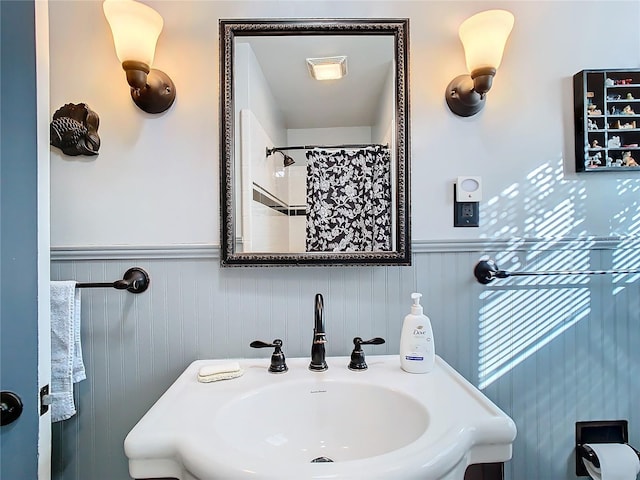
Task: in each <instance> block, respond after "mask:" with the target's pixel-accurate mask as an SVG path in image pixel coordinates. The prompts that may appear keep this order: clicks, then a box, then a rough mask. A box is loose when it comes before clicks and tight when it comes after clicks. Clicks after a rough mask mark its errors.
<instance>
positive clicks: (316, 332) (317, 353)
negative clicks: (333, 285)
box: [309, 293, 329, 372]
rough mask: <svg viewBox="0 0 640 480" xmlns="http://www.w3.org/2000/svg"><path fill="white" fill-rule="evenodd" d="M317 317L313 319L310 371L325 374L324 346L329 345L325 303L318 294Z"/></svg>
mask: <svg viewBox="0 0 640 480" xmlns="http://www.w3.org/2000/svg"><path fill="white" fill-rule="evenodd" d="M315 307H316V308H315V315H314V319H313V343H312V344H311V363H310V364H309V370H313V371H314V372H324V371H325V370H326V369H327V368H329V367H328V366H327V362H326V361H325V350H324V344H325V343H327V336H326V335H325V331H324V317H323V310H324V301H323V300H322V295H321V294H320V293H316V305H315Z"/></svg>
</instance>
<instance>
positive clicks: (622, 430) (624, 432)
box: [576, 420, 640, 477]
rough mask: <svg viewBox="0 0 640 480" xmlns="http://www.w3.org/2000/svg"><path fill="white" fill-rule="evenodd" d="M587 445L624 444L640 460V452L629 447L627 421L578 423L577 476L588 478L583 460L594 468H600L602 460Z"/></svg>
mask: <svg viewBox="0 0 640 480" xmlns="http://www.w3.org/2000/svg"><path fill="white" fill-rule="evenodd" d="M587 443H624V444H626V445H628V446H629V448H631V449H632V450H633V451H634V452H635V453H636V455H638V458H639V459H640V452H639V451H638V450H637V449H635V448H634V447H632V446H631V445H629V425H628V422H627V420H598V421H588V422H576V476H578V477H588V476H589V473H588V472H587V469H586V468H585V466H584V463H583V461H582V460H583V459H586V460H588V461H589V462H591V463H592V464H593V466H594V467H596V468H600V460H599V459H598V456H597V455H596V452H594V451H593V449H592V448H590V447H589V446H588V445H586V444H587Z"/></svg>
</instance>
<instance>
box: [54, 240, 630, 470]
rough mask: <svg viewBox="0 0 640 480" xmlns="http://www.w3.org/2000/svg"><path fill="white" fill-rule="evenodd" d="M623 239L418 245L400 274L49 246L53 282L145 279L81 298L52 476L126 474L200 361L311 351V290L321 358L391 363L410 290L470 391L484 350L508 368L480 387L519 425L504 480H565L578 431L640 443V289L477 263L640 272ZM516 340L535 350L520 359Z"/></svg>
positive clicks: (189, 250)
mask: <svg viewBox="0 0 640 480" xmlns="http://www.w3.org/2000/svg"><path fill="white" fill-rule="evenodd" d="M631 244H634V242H631ZM629 245H630V242H629V241H627V240H620V239H595V240H594V239H591V240H585V241H579V240H576V239H573V240H562V241H548V240H544V241H543V240H533V239H532V240H526V241H515V240H514V241H500V242H497V241H496V242H491V241H482V242H455V243H451V244H449V243H447V242H424V243H419V244H417V245H414V246H413V251H414V253H413V265H412V266H410V267H286V268H267V267H265V268H220V267H219V257H218V255H217V249H216V248H215V247H210V246H194V247H185V248H184V249H182V248H179V247H171V248H167V247H153V248H138V249H136V248H116V247H113V248H105V247H100V248H82V249H81V248H78V249H76V250H75V251H74V250H72V249H65V250H58V249H54V250H53V251H52V259H53V263H52V269H51V277H52V279H54V280H62V279H76V280H78V281H93V282H98V281H113V280H115V279H117V278H121V277H122V274H123V273H124V271H125V270H127V269H128V268H130V267H131V266H140V267H142V268H144V269H145V270H147V272H148V273H149V275H150V277H151V283H150V287H149V289H148V290H147V291H146V292H144V293H142V294H138V295H134V294H130V293H127V292H122V291H116V290H113V289H85V290H83V291H82V322H83V327H82V342H83V347H84V354H85V362H86V365H87V377H88V378H87V380H85V381H83V382H81V383H80V384H78V385H77V387H76V389H77V394H76V397H77V405H78V415H76V416H75V417H73V418H72V419H70V420H68V421H66V422H62V423H61V424H54V432H53V438H54V440H53V441H54V445H53V447H54V448H53V472H54V474H53V478H54V479H57V480H72V479H73V480H76V479H78V480H80V479H82V480H84V479H91V480H102V479H104V480H126V479H128V478H129V477H128V474H127V461H126V457H125V455H124V451H123V446H122V445H123V441H124V437H125V436H126V434H127V433H128V431H129V430H130V429H131V428H132V426H133V425H134V424H135V423H136V422H137V421H138V419H139V418H140V417H141V416H142V415H143V414H144V412H145V411H146V410H147V409H148V408H149V407H150V406H151V405H152V404H153V403H154V402H155V401H156V400H157V399H158V398H159V396H160V395H161V394H162V392H163V391H164V390H165V389H166V388H167V387H168V386H169V385H170V384H171V383H172V382H173V381H174V380H175V378H176V377H177V376H178V375H179V373H180V372H181V371H182V370H183V369H184V368H185V367H186V366H187V365H188V364H189V363H190V362H191V361H193V360H195V359H198V358H231V357H244V356H252V357H259V356H265V357H266V356H269V355H270V354H271V352H270V350H269V349H266V350H256V349H251V348H250V347H249V343H250V342H251V341H252V340H255V339H261V340H265V341H270V340H273V339H274V338H281V339H282V340H283V342H284V351H285V354H286V356H287V357H299V356H304V357H308V356H309V354H310V348H311V336H312V328H313V310H314V303H313V300H314V295H315V294H316V293H322V294H323V296H324V300H325V317H326V324H327V332H328V333H327V335H328V340H329V343H328V344H327V351H328V353H329V354H330V355H348V354H349V353H350V352H351V349H352V347H353V344H352V339H353V337H354V336H361V337H363V338H370V337H373V336H381V337H384V338H385V339H386V340H387V343H386V344H385V345H379V346H367V347H365V348H366V352H367V353H368V354H373V353H379V354H384V353H397V351H398V345H399V339H400V328H401V325H402V319H403V318H404V316H405V315H406V314H407V312H408V311H409V306H410V303H411V302H410V298H409V295H410V293H411V292H413V291H419V292H421V293H423V295H424V296H423V304H424V308H425V313H426V314H427V315H429V317H430V318H431V320H432V323H433V328H434V335H435V341H436V351H437V353H438V354H439V355H441V356H442V357H443V358H444V359H445V360H446V361H447V362H449V363H450V364H451V365H452V366H454V367H455V368H456V369H457V370H458V371H460V372H461V373H462V374H463V375H464V376H465V377H466V378H467V379H469V380H470V381H471V382H473V383H474V384H476V385H479V384H480V383H481V382H482V381H486V380H487V379H486V378H485V376H483V375H484V374H483V368H485V366H486V365H487V363H486V362H487V359H486V358H484V357H483V355H485V356H486V355H488V353H487V352H489V353H490V354H491V355H494V356H496V357H499V358H496V359H491V360H492V361H497V362H502V363H499V364H500V365H502V366H503V367H504V366H506V367H505V368H503V369H502V371H501V373H500V374H499V375H495V378H492V379H491V381H488V382H486V383H487V385H486V387H485V388H484V392H485V393H486V394H487V395H488V396H489V397H490V398H491V399H492V400H493V401H494V402H495V403H496V404H497V405H498V406H499V407H501V408H502V409H503V410H504V411H505V412H507V413H508V414H509V415H510V416H511V417H512V418H513V419H514V421H515V422H516V425H517V427H518V437H517V439H516V442H515V444H514V450H513V459H512V460H511V461H510V462H508V463H507V464H506V467H505V472H506V478H507V479H509V480H523V479H526V480H548V479H554V480H573V479H574V478H575V475H574V473H573V461H574V460H573V458H574V457H573V446H574V445H573V444H574V439H573V435H574V429H575V422H576V421H582V420H599V419H613V418H626V419H628V420H629V429H630V432H629V434H630V439H631V442H632V444H633V443H636V444H638V443H640V415H639V414H638V411H639V410H640V409H639V408H638V406H639V404H638V399H639V398H640V384H638V382H637V381H636V378H637V371H638V367H639V366H640V349H638V348H637V346H638V345H640V328H639V325H640V282H639V280H638V278H637V276H633V275H618V276H614V275H601V276H591V277H588V278H578V277H562V278H559V277H537V278H533V277H512V278H509V279H503V280H496V281H494V282H492V283H491V284H489V285H486V286H485V285H480V284H479V283H477V282H476V280H475V278H474V277H473V274H472V271H473V268H474V266H475V264H476V263H477V261H478V259H479V258H481V257H484V256H487V257H490V258H500V259H501V260H500V262H501V264H499V265H500V266H501V268H505V269H509V270H515V267H517V268H518V269H521V270H538V269H539V268H548V267H551V266H554V268H562V269H566V268H570V267H572V264H571V262H572V261H574V260H575V261H576V262H578V264H579V266H580V267H581V268H583V267H584V268H589V269H611V268H614V267H616V268H627V267H634V266H636V267H637V266H638V265H637V258H636V257H635V256H634V255H632V254H630V253H629V252H633V251H634V250H633V249H630V247H629ZM164 253H166V258H163V254H164ZM92 255H93V256H95V258H94V259H91V256H92ZM623 258H627V259H628V260H629V261H630V262H632V263H622V262H623V261H622V260H621V259H623ZM633 262H636V263H633ZM512 266H513V267H514V268H511V267H512ZM583 298H584V299H586V300H584V301H586V302H587V303H586V304H585V305H584V306H581V305H580V303H579V302H581V301H583V300H582V299H583ZM578 317H579V318H578ZM576 319H577V320H576ZM554 322H555V323H554ZM572 322H573V323H572ZM487 325H488V326H489V328H490V329H492V330H486V326H487ZM554 326H556V327H557V326H559V327H560V329H561V330H562V328H564V327H566V328H564V330H562V331H560V333H558V330H557V328H556V329H555V330H554V328H552V327H554ZM488 342H493V343H491V345H492V347H491V348H492V349H487V348H488V347H487V345H489V343H488ZM523 342H524V344H525V345H527V346H528V347H530V348H529V354H528V355H525V356H522V355H517V353H518V352H520V351H521V350H522V345H523ZM527 342H528V343H527ZM503 364H504V365H503Z"/></svg>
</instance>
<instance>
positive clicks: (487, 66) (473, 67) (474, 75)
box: [445, 10, 514, 117]
mask: <svg viewBox="0 0 640 480" xmlns="http://www.w3.org/2000/svg"><path fill="white" fill-rule="evenodd" d="M513 22H514V18H513V14H512V13H511V12H508V11H506V10H487V11H485V12H480V13H477V14H476V15H474V16H472V17H470V18H468V19H467V20H465V21H464V22H462V25H460V30H459V31H458V34H459V35H460V40H461V41H462V45H463V47H464V53H465V57H466V62H467V69H468V70H469V72H470V75H459V76H457V77H456V78H454V79H453V80H452V81H451V83H449V85H448V86H447V91H446V93H445V98H446V100H447V105H449V108H450V109H451V111H452V112H453V113H455V114H456V115H459V116H461V117H470V116H472V115H475V114H476V113H478V112H479V111H480V110H482V107H484V103H485V97H486V93H487V92H488V91H489V89H491V84H492V82H493V77H494V76H495V74H496V71H497V69H498V67H499V66H500V62H501V61H502V54H503V53H504V47H505V45H506V43H507V39H508V38H509V34H510V33H511V29H512V28H513Z"/></svg>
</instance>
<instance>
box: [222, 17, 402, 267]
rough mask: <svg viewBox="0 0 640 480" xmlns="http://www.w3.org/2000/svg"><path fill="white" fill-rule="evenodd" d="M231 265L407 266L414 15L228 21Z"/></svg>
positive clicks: (225, 105)
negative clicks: (409, 40)
mask: <svg viewBox="0 0 640 480" xmlns="http://www.w3.org/2000/svg"><path fill="white" fill-rule="evenodd" d="M220 25H221V49H222V55H221V61H222V62H223V64H222V65H221V72H222V75H221V82H222V85H221V87H222V90H221V91H222V94H223V102H221V103H222V105H221V106H222V109H223V110H222V117H221V118H222V133H223V138H222V142H221V145H222V156H221V158H222V162H221V172H222V180H223V181H222V189H221V190H222V191H221V193H222V199H223V204H222V216H223V218H222V264H223V265H234V264H243V265H251V264H256V265H263V264H274V265H277V264H335V263H338V264H341V263H344V264H347V263H357V264H378V263H383V264H384V263H392V264H408V263H409V251H408V250H409V238H408V237H409V230H408V202H407V185H406V184H405V180H406V177H407V173H408V172H407V168H406V165H407V164H408V154H407V151H408V141H407V138H408V135H407V132H408V126H407V123H408V119H407V118H406V111H407V108H406V105H405V102H407V101H408V100H407V98H406V94H405V91H406V84H405V83H406V69H407V68H408V67H407V65H406V61H405V58H406V51H405V44H406V35H407V32H406V30H407V28H408V25H407V21H406V20H388V21H382V22H381V21H377V20H376V21H365V20H363V21H353V20H352V21H347V20H335V21H312V22H305V21H288V22H287V23H284V24H283V23H278V22H271V21H241V20H222V21H221V22H220Z"/></svg>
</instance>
